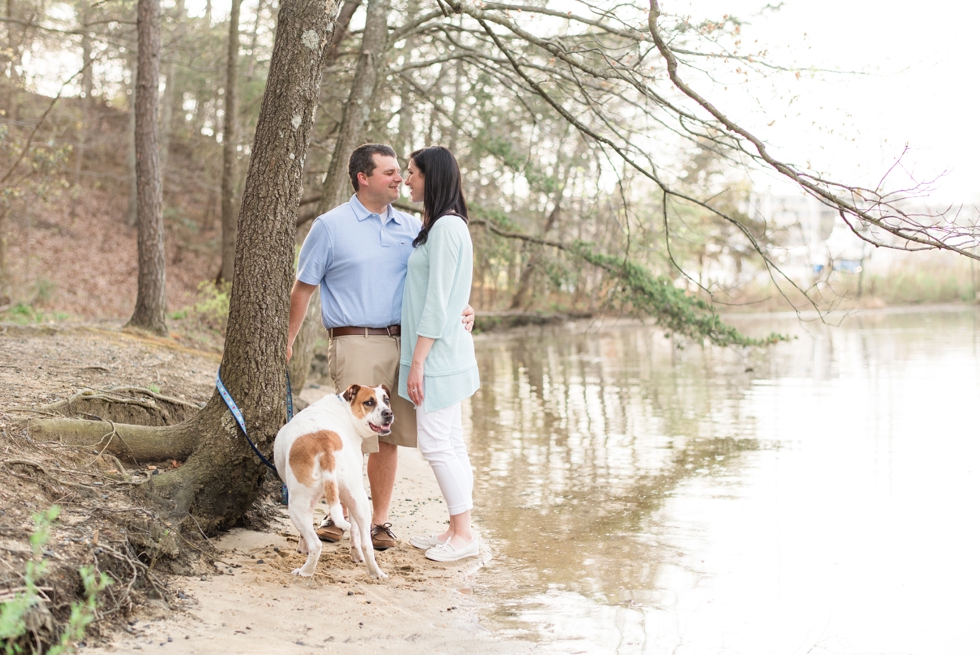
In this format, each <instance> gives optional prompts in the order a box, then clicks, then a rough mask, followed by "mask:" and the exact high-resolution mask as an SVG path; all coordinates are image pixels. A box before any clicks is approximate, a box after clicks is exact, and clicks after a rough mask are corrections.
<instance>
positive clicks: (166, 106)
mask: <svg viewBox="0 0 980 655" xmlns="http://www.w3.org/2000/svg"><path fill="white" fill-rule="evenodd" d="M173 17H174V20H173V23H174V30H173V32H172V33H171V35H170V39H171V41H172V42H176V41H177V39H178V38H179V35H180V32H182V31H183V24H184V0H177V3H176V5H175V6H174V13H173ZM164 79H165V80H166V82H165V84H166V88H165V90H164V92H163V107H162V108H161V116H160V172H161V175H162V176H163V177H164V179H166V177H167V162H168V161H169V160H170V139H171V137H172V136H173V133H174V122H175V120H176V117H177V116H180V112H181V108H182V107H183V100H184V99H183V97H182V95H181V94H179V93H177V56H176V52H172V53H170V57H169V61H167V64H166V73H164Z"/></svg>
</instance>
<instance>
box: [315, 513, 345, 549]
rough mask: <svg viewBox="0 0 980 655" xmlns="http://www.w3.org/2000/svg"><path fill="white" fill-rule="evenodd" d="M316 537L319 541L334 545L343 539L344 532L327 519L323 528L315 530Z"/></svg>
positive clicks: (331, 520)
mask: <svg viewBox="0 0 980 655" xmlns="http://www.w3.org/2000/svg"><path fill="white" fill-rule="evenodd" d="M316 536H318V537H320V541H326V542H329V543H331V544H335V543H337V542H338V541H340V540H341V539H343V538H344V531H343V530H342V529H341V528H340V526H338V525H336V524H335V523H334V522H333V519H327V522H326V524H324V526H323V527H321V528H317V531H316Z"/></svg>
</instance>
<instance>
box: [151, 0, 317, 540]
mask: <svg viewBox="0 0 980 655" xmlns="http://www.w3.org/2000/svg"><path fill="white" fill-rule="evenodd" d="M335 17H336V2H335V0H283V2H282V3H281V6H280V9H279V21H278V25H277V27H276V41H275V46H274V50H273V54H272V60H271V61H270V64H269V77H268V81H267V85H266V90H265V94H264V96H263V99H262V108H261V110H260V113H259V119H258V124H257V125H256V128H255V141H254V143H253V147H252V156H251V158H250V160H249V169H248V175H247V177H246V181H245V190H244V193H243V196H242V207H241V211H240V213H239V223H238V230H239V235H240V236H241V238H240V239H239V240H238V245H237V247H236V250H235V277H234V283H233V285H232V294H231V307H230V311H229V315H228V335H227V339H226V341H225V350H224V356H223V359H222V367H221V375H222V379H223V381H224V383H225V385H226V387H227V388H228V391H229V393H230V394H231V396H232V397H233V398H235V400H236V401H237V403H238V406H239V407H240V408H241V410H242V413H243V414H244V416H245V422H246V427H247V428H248V433H249V436H250V437H251V438H252V440H253V441H254V442H255V444H256V446H257V447H258V448H259V450H260V451H261V452H263V453H267V454H271V452H272V444H273V441H274V440H275V436H276V433H277V432H278V431H279V428H280V427H281V426H282V425H283V423H285V420H286V405H285V394H286V376H285V360H286V332H287V327H288V322H289V289H290V286H291V284H292V281H293V245H294V240H295V236H294V235H295V229H296V228H295V221H296V218H295V217H296V212H297V209H298V208H299V201H300V197H301V195H302V174H303V166H304V163H305V161H306V154H307V151H308V149H309V144H310V138H311V136H312V134H313V120H314V112H315V111H316V107H317V101H318V99H319V90H320V76H321V73H322V65H323V52H324V48H325V46H326V44H327V42H328V41H329V37H330V34H331V30H332V28H333V25H334V20H335ZM193 422H194V423H195V424H196V427H197V430H198V432H199V434H200V442H199V444H198V446H197V448H196V449H195V451H194V454H193V455H191V457H190V458H188V460H187V461H186V463H185V464H184V465H183V466H181V467H180V468H179V469H177V470H176V471H173V472H171V473H167V474H165V475H160V476H155V477H154V479H153V481H152V482H151V483H150V486H151V488H150V490H149V491H150V493H151V494H152V495H153V496H154V497H155V498H157V499H159V500H166V501H168V502H169V503H171V508H172V510H173V511H175V512H176V513H178V514H179V515H182V516H186V514H187V513H190V514H191V515H193V516H194V517H195V518H196V524H200V526H201V528H202V529H203V530H204V531H205V532H206V533H209V534H213V533H214V532H215V531H216V530H219V529H223V528H227V527H230V526H232V525H235V524H236V523H237V522H238V521H239V520H240V519H241V517H242V516H243V515H244V513H245V511H246V510H247V509H248V507H249V506H250V505H251V504H252V502H253V501H254V500H255V498H256V496H257V494H258V489H259V485H260V483H261V481H262V479H263V477H264V475H265V473H266V468H265V467H264V466H263V465H262V463H261V462H259V460H258V459H256V457H255V455H254V454H253V453H252V451H251V450H250V448H249V446H248V445H247V444H246V442H245V440H244V439H243V437H242V436H241V435H240V434H239V430H238V428H237V427H236V425H235V423H234V421H233V420H232V419H231V415H230V413H229V412H228V411H227V409H226V408H225V406H224V403H223V402H222V400H221V397H220V396H219V395H218V394H217V393H215V394H214V395H213V396H212V398H211V400H210V401H209V403H208V404H207V406H206V407H205V408H204V409H202V410H201V412H200V413H199V414H198V416H197V417H196V418H195V419H194V420H193ZM175 427H179V426H175ZM163 429H172V428H163Z"/></svg>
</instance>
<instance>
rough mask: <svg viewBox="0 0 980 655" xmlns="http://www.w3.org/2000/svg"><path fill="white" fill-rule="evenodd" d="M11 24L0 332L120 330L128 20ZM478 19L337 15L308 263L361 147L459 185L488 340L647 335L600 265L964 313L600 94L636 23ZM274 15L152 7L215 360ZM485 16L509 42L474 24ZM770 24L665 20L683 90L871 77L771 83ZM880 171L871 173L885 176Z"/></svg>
mask: <svg viewBox="0 0 980 655" xmlns="http://www.w3.org/2000/svg"><path fill="white" fill-rule="evenodd" d="M559 5H560V6H559ZM566 5H567V6H566ZM668 9H669V8H668ZM4 10H5V11H4V16H3V17H2V18H0V26H2V32H3V36H4V41H3V43H4V47H3V49H2V52H0V67H2V70H3V74H2V75H0V101H2V102H0V105H2V106H0V114H2V115H0V176H3V182H2V187H3V188H2V195H0V320H15V321H19V322H38V321H48V320H63V319H67V318H81V319H92V318H109V319H114V320H116V321H119V320H121V319H125V317H126V316H127V315H129V314H130V313H131V312H132V308H133V306H134V304H135V300H136V279H137V271H138V262H137V257H136V256H135V255H136V233H137V229H136V224H137V206H138V200H137V189H136V159H137V158H136V152H135V145H134V138H133V133H134V128H135V122H136V118H135V115H136V110H135V107H136V102H135V96H136V94H135V92H134V89H135V83H136V74H135V73H136V52H137V32H136V20H135V18H136V3H135V2H88V1H83V0H79V1H75V2H64V3H62V2H50V1H44V0H32V1H28V0H7V1H6V3H5V7H4ZM479 11H481V12H484V15H483V17H482V18H481V16H480V15H478V14H477V13H476V12H473V11H471V12H467V11H456V10H455V9H452V8H449V7H448V5H441V4H439V3H432V2H424V1H422V0H407V1H405V2H401V1H398V0H384V1H382V0H376V1H373V2H371V1H369V0H350V1H348V2H345V3H342V4H341V7H340V12H339V16H338V23H337V25H338V27H337V29H336V30H335V33H334V35H333V40H332V42H331V44H330V45H329V47H328V51H327V55H326V57H327V64H326V68H325V72H324V83H323V88H322V94H321V98H320V103H319V107H318V111H317V124H316V126H315V128H314V136H313V143H312V145H311V149H310V153H309V156H308V158H307V161H306V166H305V169H304V198H303V201H302V203H301V206H300V211H299V213H298V215H297V216H296V221H297V225H298V227H299V229H298V231H297V240H298V242H299V241H301V239H302V237H303V235H304V234H305V229H304V228H308V226H309V224H310V221H311V219H312V218H313V217H314V216H316V215H317V214H319V213H321V212H323V211H325V210H327V209H329V208H330V207H332V206H334V205H336V204H338V203H340V202H343V201H344V200H345V199H346V198H347V197H348V196H349V194H350V193H351V190H350V187H349V186H348V184H349V183H348V181H347V179H346V175H345V170H344V169H345V164H346V157H347V153H349V152H350V150H351V149H352V148H353V147H355V146H356V145H358V144H359V143H362V142H366V141H380V142H385V143H391V144H392V145H393V146H394V147H395V149H396V151H397V152H399V153H400V154H401V155H407V153H408V152H410V151H411V150H412V149H414V148H416V147H420V146H422V145H426V144H434V143H439V144H443V145H446V146H448V147H449V148H450V149H452V150H453V151H454V152H455V153H456V155H457V157H458V158H459V160H460V163H461V166H462V168H463V171H464V175H465V179H466V186H467V188H466V191H467V193H468V197H469V199H470V202H471V204H472V207H473V218H474V220H473V221H472V228H471V233H472V235H473V238H474V241H475V243H476V253H477V263H476V274H475V278H474V288H473V296H472V302H473V305H474V306H475V307H476V308H477V310H478V311H479V312H480V313H481V315H483V316H484V317H494V316H500V315H504V316H513V315H518V316H523V315H527V314H547V315H592V314H597V313H603V312H606V313H608V312H629V313H655V312H651V311H650V309H649V308H644V307H642V306H640V305H642V303H637V302H636V297H635V294H631V293H629V292H626V293H624V292H623V290H624V289H625V288H626V287H628V286H629V285H630V284H633V282H629V281H627V282H626V283H625V284H624V281H623V275H622V274H621V273H620V272H615V271H611V270H610V269H609V267H608V266H604V262H606V260H605V259H603V258H613V259H615V260H616V261H629V262H631V263H632V264H635V265H636V266H637V267H639V268H640V269H641V270H643V271H645V272H647V273H649V274H650V275H651V276H654V278H656V279H658V280H659V279H666V280H668V281H669V283H670V284H671V285H672V286H673V287H675V288H677V289H678V290H680V291H682V292H683V293H684V294H686V295H689V296H693V297H698V298H701V299H704V300H706V301H709V302H714V303H715V307H717V308H721V309H724V310H726V311H733V310H745V309H747V310H759V309H764V310H772V309H791V308H798V309H807V308H819V309H829V308H832V307H839V306H841V305H842V304H843V306H854V305H855V304H862V305H864V306H882V305H884V304H895V303H910V302H949V301H974V300H975V299H976V297H977V284H978V278H980V275H978V272H977V270H976V266H975V264H974V262H973V261H972V260H969V259H966V258H962V257H955V256H950V255H949V253H941V254H940V256H932V257H925V256H921V255H919V256H917V257H915V258H912V259H909V258H907V257H885V256H882V255H876V256H875V257H872V253H873V252H875V249H874V248H872V247H871V245H868V243H867V242H876V243H877V244H879V245H881V244H884V245H886V246H890V247H893V248H897V249H899V250H906V249H908V245H909V242H908V241H904V240H901V239H895V238H894V235H893V234H885V235H884V236H881V235H874V234H867V233H866V234H865V235H864V236H862V235H861V234H860V230H857V231H854V230H851V229H850V228H851V226H850V225H849V224H847V223H846V222H845V221H844V220H842V218H841V217H838V216H837V215H836V212H835V209H836V208H835V207H834V206H832V205H830V206H826V205H824V204H819V203H818V209H817V212H816V214H815V216H816V218H815V221H816V226H815V227H814V229H815V230H816V232H820V233H821V234H819V235H817V236H816V237H815V238H814V237H813V236H812V235H810V236H809V237H808V232H811V231H813V230H811V227H813V226H810V225H807V224H806V221H807V216H806V213H807V212H806V211H803V212H799V211H784V212H783V213H782V215H781V216H779V215H776V213H774V212H773V211H772V209H771V197H772V196H773V193H774V192H773V191H772V185H773V182H772V179H771V177H765V175H764V174H763V173H760V164H762V166H761V168H765V167H766V166H765V164H766V162H763V161H760V160H759V159H758V158H757V157H753V156H752V155H750V154H747V153H745V152H739V151H738V148H736V149H734V150H733V149H731V148H727V146H728V145H730V144H727V143H724V139H721V138H719V135H718V132H717V126H712V125H708V126H704V125H696V126H694V127H692V125H690V124H685V120H684V117H683V116H681V117H680V119H679V120H678V118H677V116H676V115H671V111H670V105H671V103H674V102H675V101H676V99H675V98H672V97H671V95H670V94H669V93H667V92H661V91H658V92H657V93H659V95H657V94H653V95H652V96H650V95H649V94H648V96H647V97H646V98H644V97H643V94H642V93H640V94H637V93H636V92H635V91H636V89H635V88H634V89H633V93H632V94H631V93H629V92H627V91H629V89H627V90H624V88H623V87H622V85H617V81H621V80H617V79H613V78H612V77H611V76H610V75H609V74H608V73H609V71H627V72H629V74H630V75H634V76H637V71H638V70H639V68H642V67H646V66H647V65H648V64H651V62H650V60H649V53H650V51H651V50H653V42H652V40H651V39H650V35H649V33H644V32H643V31H642V30H637V26H638V25H639V26H642V24H643V22H644V21H645V16H646V12H647V11H648V10H647V8H646V7H645V6H644V5H643V4H637V5H635V6H634V5H631V4H628V3H627V4H621V5H617V6H615V7H610V8H600V7H595V6H592V5H589V4H586V3H577V2H571V3H544V2H535V3H530V4H527V5H516V4H515V5H508V4H497V3H494V4H489V5H479ZM761 11H762V12H766V11H769V12H772V11H778V8H773V7H767V8H765V9H763V10H761ZM277 13H278V5H277V4H276V2H274V1H272V0H249V1H243V0H233V2H232V3H231V6H230V7H227V6H224V5H222V6H212V4H211V2H210V0H207V1H206V2H205V3H204V4H201V5H200V6H198V5H197V4H195V5H193V6H189V5H187V4H186V2H185V0H176V1H175V2H165V3H163V4H162V22H161V27H162V47H161V49H160V76H159V77H160V84H159V110H158V112H157V117H158V126H159V156H160V165H161V176H162V194H163V195H162V198H163V206H162V219H163V225H164V230H165V237H164V244H165V245H164V247H165V252H166V256H165V259H164V265H165V268H166V274H167V275H166V307H167V310H168V315H167V321H168V329H169V330H170V331H171V332H172V333H173V334H175V335H176V336H179V337H183V338H187V339H190V340H192V341H194V342H195V343H196V344H198V345H210V346H215V347H220V343H221V337H220V335H221V333H222V331H223V328H224V321H225V314H226V312H227V303H228V289H227V286H226V285H227V282H228V281H229V280H230V279H231V277H232V265H233V258H234V239H235V234H236V221H237V217H238V209H239V208H238V203H239V202H240V198H241V192H242V186H243V183H244V178H245V171H246V170H247V168H248V160H249V154H250V147H251V139H252V134H253V133H254V128H255V123H256V120H257V117H258V112H259V106H260V102H261V99H262V94H263V92H264V87H265V78H266V74H267V66H268V63H269V59H270V56H271V50H272V45H273V36H274V32H275V26H276V20H277ZM488 16H489V20H490V23H491V24H493V25H495V26H496V27H497V28H498V33H499V36H497V37H494V35H492V34H491V33H490V32H489V31H487V30H484V29H482V27H481V24H480V23H479V21H480V20H486V19H487V17H488ZM759 17H760V15H759V14H756V15H755V16H754V17H753V16H747V17H743V18H741V19H740V18H738V17H735V16H730V15H728V14H724V13H722V14H721V15H719V16H717V17H715V18H714V19H713V20H705V21H699V20H696V19H692V18H691V17H690V16H684V15H671V16H670V19H671V21H672V22H671V29H672V31H671V33H670V39H671V45H672V47H674V49H675V52H677V53H679V55H678V56H681V57H685V58H686V59H687V61H686V62H684V63H686V64H687V65H688V66H689V70H688V71H686V72H687V73H688V74H689V75H691V77H692V78H694V79H695V81H696V82H699V83H702V84H703V85H707V84H709V83H710V84H711V85H712V86H711V88H712V89H715V90H718V91H720V89H722V88H724V90H726V91H727V90H728V84H729V83H731V84H733V85H736V84H741V85H743V86H744V87H746V88H749V87H750V86H751V85H752V84H756V83H758V82H759V81H762V82H763V83H764V84H766V85H769V86H771V87H773V88H776V87H780V86H782V87H786V88H788V89H791V90H792V88H793V85H794V84H799V82H800V79H801V72H802V74H803V75H804V77H806V78H810V79H815V78H820V79H822V80H824V81H827V83H829V84H834V83H836V82H838V81H839V80H841V79H842V78H845V77H848V76H860V75H863V74H864V72H862V71H857V72H855V71H841V70H824V69H817V68H815V67H813V66H801V65H800V61H799V59H800V58H799V57H796V58H794V61H793V62H786V63H785V64H784V63H783V62H779V61H771V60H768V59H767V55H768V52H767V50H766V48H765V46H764V44H758V43H757V42H756V43H752V44H748V43H743V42H742V30H743V27H744V26H746V25H749V24H751V22H752V19H753V18H756V19H758V18H759ZM495 38H496V42H495ZM556 48H558V49H559V50H560V52H559V51H556ZM561 53H565V54H564V55H563V54H561ZM572 57H574V58H575V59H574V64H570V63H569V60H570V58H572ZM517 61H520V62H521V66H518V65H517V64H516V63H515V62H517ZM528 71H530V74H528ZM646 75H647V77H645V78H643V77H641V78H640V79H642V80H643V81H645V82H648V83H649V85H650V87H653V85H655V84H657V83H658V82H659V83H662V82H663V81H664V78H665V77H666V71H665V70H663V68H662V67H660V68H658V66H657V65H650V66H649V70H648V71H647V72H646ZM658 75H659V76H660V79H659V80H658V78H657V76H658ZM695 76H697V77H695ZM621 77H622V75H621V74H620V78H621ZM636 88H639V87H636ZM654 88H655V87H654ZM668 91H669V90H668ZM651 97H652V98H653V99H654V103H653V105H652V106H649V105H644V104H643V102H642V100H649V99H650V98H651ZM763 101H764V98H762V99H760V100H759V102H760V103H761V102H763ZM665 107H666V110H665ZM820 109H823V107H821V108H820ZM814 118H815V120H814V121H813V124H814V125H816V126H817V129H818V130H819V131H823V134H824V135H825V137H826V138H827V139H830V138H832V137H831V136H830V135H831V134H833V132H834V129H835V127H836V128H838V129H841V130H842V131H843V129H844V128H847V127H849V126H847V125H844V126H839V125H835V124H834V123H833V121H835V120H837V118H836V117H835V116H834V115H823V114H820V113H819V112H818V115H816V116H814ZM770 126H771V124H770ZM901 154H902V153H901V152H900V151H898V152H896V153H893V156H894V157H895V158H898V157H899V156H901ZM634 155H639V157H640V158H641V159H642V160H643V163H642V164H641V165H640V166H637V165H636V162H635V157H634V161H633V162H632V163H630V161H629V158H630V157H632V156H634ZM894 163H895V162H894V160H892V161H889V160H888V156H886V155H884V154H883V156H882V158H881V161H880V162H879V164H880V168H881V170H878V171H873V173H874V174H881V175H885V174H886V173H887V172H889V168H893V166H892V165H893V164H894ZM809 166H810V162H809V161H807V168H809ZM799 168H800V169H803V168H804V167H803V166H802V165H801V166H800V167H799ZM897 168H898V169H899V170H900V171H901V172H902V173H905V174H904V175H899V176H898V179H896V176H895V175H894V174H893V175H892V177H891V178H888V177H887V175H886V176H885V177H884V178H882V180H881V183H878V184H877V186H875V185H874V184H872V185H871V187H870V188H872V189H873V190H875V191H881V192H883V193H884V194H885V196H886V197H887V198H888V201H889V202H892V201H897V202H898V206H903V207H906V208H912V209H910V210H909V213H910V214H911V215H914V216H927V217H929V219H928V221H927V222H928V223H930V224H931V223H936V222H938V223H943V222H944V221H945V222H949V221H952V222H955V223H957V224H961V225H964V224H967V225H968V224H971V223H972V222H974V221H975V216H976V208H975V207H972V206H970V205H969V204H967V205H966V206H962V205H956V204H955V203H948V204H946V205H938V204H936V203H932V204H929V201H928V199H927V194H928V192H929V191H930V190H932V186H930V184H928V180H926V181H925V182H926V183H923V180H917V179H913V176H912V175H911V173H909V172H908V171H907V170H902V164H901V162H900V164H899V166H898V167H897ZM651 172H653V173H655V175H651V174H650V173H651ZM848 173H850V171H848ZM664 185H666V186H669V188H670V190H671V193H669V194H668V193H666V192H665V189H664ZM844 188H845V189H851V190H853V188H856V187H848V186H845V187H844ZM775 194H776V197H777V200H779V201H780V202H782V204H783V205H785V204H786V202H785V201H786V200H787V199H789V200H790V201H794V198H797V199H799V198H803V197H804V193H803V191H801V190H800V189H798V188H796V189H794V188H792V187H791V186H787V185H786V184H782V185H780V184H778V183H777V191H776V192H775ZM889 194H890V195H889ZM767 196H768V197H769V200H770V202H769V205H766V198H767ZM811 201H812V199H811ZM903 203H904V204H903ZM790 204H792V203H790ZM764 205H765V206H767V207H769V209H768V211H766V210H764V209H763V206H764ZM403 208H404V209H408V210H411V209H413V208H412V207H410V206H409V205H408V204H407V203H405V204H404V206H403ZM821 212H822V213H821ZM811 213H813V212H811ZM862 229H866V228H862ZM834 231H837V232H844V233H845V234H847V235H848V236H850V237H851V238H850V241H848V242H847V245H846V246H845V247H844V248H843V249H840V248H838V251H837V252H830V251H828V250H827V249H826V248H822V249H820V250H819V252H818V251H816V250H815V249H814V247H813V246H814V244H815V243H816V242H820V243H824V242H826V241H827V239H828V238H829V237H830V236H831V235H832V233H833V232H834ZM862 239H863V240H862ZM845 251H846V252H845ZM855 253H857V254H855ZM854 262H857V265H856V266H855V263H854ZM842 264H843V265H842ZM774 268H776V269H777V270H774ZM490 324H492V322H491V321H484V325H490Z"/></svg>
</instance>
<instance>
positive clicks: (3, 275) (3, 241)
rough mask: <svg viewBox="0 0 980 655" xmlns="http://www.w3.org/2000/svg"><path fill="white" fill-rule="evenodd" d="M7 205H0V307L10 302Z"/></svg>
mask: <svg viewBox="0 0 980 655" xmlns="http://www.w3.org/2000/svg"><path fill="white" fill-rule="evenodd" d="M9 211H10V210H9V207H8V206H5V205H4V206H0V307H6V306H7V305H9V304H10V303H11V298H10V286H11V285H10V272H9V271H8V270H7V266H8V265H7V214H8V212H9Z"/></svg>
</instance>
